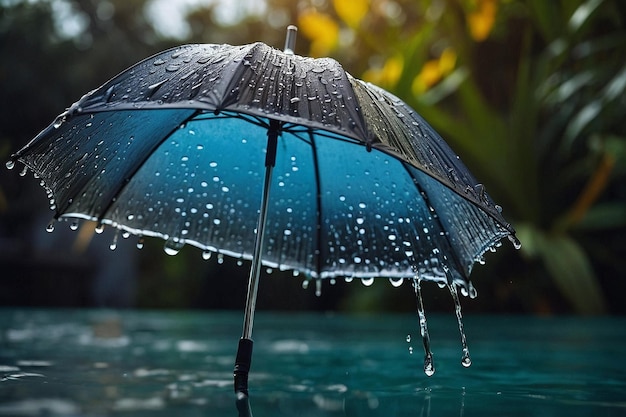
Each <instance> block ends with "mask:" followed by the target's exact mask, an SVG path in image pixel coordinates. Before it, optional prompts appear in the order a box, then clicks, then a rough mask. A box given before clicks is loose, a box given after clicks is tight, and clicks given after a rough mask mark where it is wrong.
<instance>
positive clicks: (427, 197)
mask: <svg viewBox="0 0 626 417" xmlns="http://www.w3.org/2000/svg"><path fill="white" fill-rule="evenodd" d="M401 165H402V167H403V168H404V169H405V170H406V172H407V174H409V177H411V179H412V180H413V183H414V184H415V187H416V188H417V189H418V191H419V192H420V194H421V195H422V196H423V197H424V201H425V202H426V204H428V205H430V196H429V195H428V194H427V193H426V191H425V190H424V188H423V187H422V185H421V184H420V183H419V181H418V179H417V178H416V177H415V175H413V172H411V170H410V169H409V168H408V167H407V166H406V165H405V164H404V163H402V164H401ZM433 218H434V219H436V222H437V223H438V224H439V227H440V228H441V230H446V229H445V227H444V225H443V223H442V222H441V217H440V216H439V215H437V216H433ZM448 243H449V242H448ZM450 248H452V245H450ZM451 252H452V253H453V254H454V262H455V263H456V268H454V269H455V270H460V271H462V272H463V278H464V279H466V280H468V281H469V275H468V274H467V273H466V272H465V268H464V267H463V263H461V262H460V261H459V259H458V256H457V254H456V252H455V251H454V250H452V251H451ZM446 276H447V277H448V279H450V276H449V275H448V272H447V271H446ZM418 279H419V277H418Z"/></svg>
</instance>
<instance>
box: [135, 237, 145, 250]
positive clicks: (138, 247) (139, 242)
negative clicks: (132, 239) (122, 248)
mask: <svg viewBox="0 0 626 417" xmlns="http://www.w3.org/2000/svg"><path fill="white" fill-rule="evenodd" d="M143 245H144V240H143V238H142V237H140V238H139V240H138V241H137V249H143Z"/></svg>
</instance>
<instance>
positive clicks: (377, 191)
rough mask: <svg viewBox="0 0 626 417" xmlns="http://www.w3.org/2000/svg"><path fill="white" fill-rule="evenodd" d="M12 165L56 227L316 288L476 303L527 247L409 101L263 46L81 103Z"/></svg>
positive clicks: (162, 56) (191, 56)
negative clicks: (409, 289)
mask: <svg viewBox="0 0 626 417" xmlns="http://www.w3.org/2000/svg"><path fill="white" fill-rule="evenodd" d="M16 161H19V162H21V163H23V164H24V165H25V166H26V167H27V169H30V170H31V171H32V172H33V173H34V174H35V175H36V176H37V177H38V178H40V179H41V183H42V185H43V186H44V187H45V188H46V189H47V191H48V193H49V196H50V198H51V206H52V208H53V210H54V211H55V219H89V220H95V221H97V222H98V223H100V224H102V225H110V226H112V227H115V228H118V229H120V230H122V231H125V232H130V233H133V234H136V235H140V236H156V237H160V238H162V239H164V240H165V250H166V252H168V253H170V254H175V253H176V252H178V250H180V248H181V247H182V246H183V245H185V244H190V245H193V246H196V247H199V248H201V249H202V250H203V251H206V252H207V253H210V252H220V253H224V254H227V255H232V256H235V257H240V258H244V259H251V260H253V261H254V262H253V264H254V265H257V266H253V269H255V268H257V269H258V265H261V263H262V264H265V265H268V266H272V267H276V268H280V269H293V270H296V271H299V272H300V273H302V274H303V275H304V276H306V277H308V278H311V279H323V278H333V277H350V278H363V279H371V278H378V277H385V278H390V279H392V280H394V281H396V280H400V279H404V278H409V279H417V280H431V281H438V282H440V283H443V284H446V285H451V286H452V287H453V288H454V287H457V286H458V287H460V288H461V291H462V292H463V293H464V294H466V295H467V294H469V295H471V296H475V290H474V289H473V287H472V286H471V283H470V281H469V275H470V272H471V270H472V266H473V265H474V263H475V262H477V261H479V260H481V259H482V256H483V253H484V252H485V251H487V250H489V249H493V248H494V247H495V246H497V245H498V244H499V241H500V240H501V239H502V238H504V237H509V238H510V239H511V240H512V241H513V242H514V243H515V244H516V245H517V244H518V242H517V239H515V232H514V230H513V228H512V227H511V226H510V224H509V223H507V222H506V221H505V219H504V218H503V217H502V215H501V209H500V207H499V206H497V205H496V204H495V203H494V202H493V201H492V199H491V198H490V197H489V196H488V195H487V193H486V192H485V189H484V187H483V186H482V185H481V184H480V183H478V182H477V181H476V179H474V177H473V176H472V175H471V173H470V172H469V171H468V169H467V168H466V167H465V165H463V163H462V162H461V161H460V159H459V158H458V156H457V155H456V154H455V153H454V152H453V151H452V150H451V149H450V147H449V146H448V145H447V144H446V143H445V142H444V140H443V139H442V138H441V137H440V136H439V134H437V133H436V132H435V131H434V130H433V129H432V128H431V127H430V126H429V125H428V123H426V121H425V120H424V119H423V118H422V117H421V116H420V115H419V114H417V113H416V112H415V111H414V110H412V109H411V108H410V107H409V106H407V105H406V104H405V103H404V102H402V101H401V100H400V99H399V98H397V97H395V96H394V95H392V94H390V93H389V92H387V91H385V90H383V89H381V88H378V87H376V86H374V85H372V84H368V83H366V82H363V81H361V80H358V79H356V78H354V77H352V76H351V75H350V74H348V73H347V72H346V71H345V70H344V69H343V68H342V67H341V65H340V64H339V63H338V62H337V61H335V60H333V59H329V58H324V59H312V58H307V57H302V56H298V55H294V54H293V53H291V51H289V50H286V51H279V50H277V49H274V48H272V47H269V46H267V45H265V44H263V43H254V44H250V45H243V46H230V45H212V44H202V45H185V46H180V47H176V48H173V49H170V50H167V51H164V52H161V53H159V54H157V55H154V56H152V57H150V58H148V59H146V60H144V61H142V62H140V63H138V64H136V65H135V66H133V67H131V68H129V69H127V70H126V71H124V72H122V73H121V74H119V75H118V76H116V77H115V78H113V79H111V80H110V81H108V82H107V83H105V84H104V85H103V86H101V87H99V88H97V89H96V90H93V91H91V92H89V93H88V94H86V95H85V96H83V97H82V98H81V99H80V100H79V101H78V102H76V103H74V104H73V105H72V106H71V107H70V108H69V109H67V111H65V112H64V113H63V114H61V115H60V116H59V117H58V118H57V119H56V120H55V121H54V122H53V123H52V124H51V125H50V126H48V127H47V128H46V129H44V130H43V131H42V132H41V133H40V134H39V135H37V136H36V137H35V138H34V139H33V140H32V141H31V142H30V143H28V144H27V145H26V146H25V147H24V148H23V149H21V150H19V151H18V152H16V153H15V154H14V155H12V157H11V160H10V162H9V163H8V165H9V166H13V165H14V164H15V162H16ZM259 199H261V200H262V201H263V203H262V204H261V208H259ZM259 212H260V215H259ZM72 221H74V220H72ZM257 231H258V233H256V232H257ZM259 235H262V236H259ZM259 237H260V238H261V240H260V241H259ZM263 239H264V240H263ZM257 280H258V277H257ZM397 282H401V281H397ZM253 291H254V292H255V291H256V289H255V288H254V289H253ZM253 296H255V294H254V295H253ZM249 297H250V295H249ZM249 301H250V300H249ZM251 309H252V311H253V310H254V300H252V306H251ZM250 327H251V324H250ZM249 333H251V329H249V331H247V332H246V331H244V338H249V336H250V334H249Z"/></svg>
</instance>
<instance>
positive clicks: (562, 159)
mask: <svg viewBox="0 0 626 417" xmlns="http://www.w3.org/2000/svg"><path fill="white" fill-rule="evenodd" d="M103 3H107V4H108V6H106V7H108V9H107V10H105V12H106V13H104V12H103V9H102V7H103V6H102V4H103ZM313 3H315V7H313ZM59 4H65V5H67V6H69V10H70V11H71V14H72V15H73V16H74V17H76V16H78V18H79V19H78V20H79V21H82V22H86V24H85V26H84V28H83V29H82V30H81V31H79V33H78V34H76V35H73V36H71V37H68V36H66V35H64V34H63V33H61V32H60V31H59V29H58V22H57V21H56V20H55V18H54V13H53V10H54V9H55V8H54V7H53V3H52V2H51V1H45V0H41V1H38V2H25V1H24V2H20V1H6V2H4V3H2V2H0V55H1V59H0V86H1V91H2V95H3V100H2V103H1V104H0V106H2V107H1V108H0V156H2V157H4V159H6V157H8V154H9V153H10V152H12V151H14V150H16V149H17V148H19V147H20V146H22V145H23V144H24V143H25V142H26V141H27V140H28V139H29V138H31V137H33V136H34V135H35V134H36V133H37V130H38V129H40V128H42V127H43V126H44V125H45V124H46V123H47V122H48V121H50V120H52V119H53V118H54V116H55V115H56V114H58V113H59V112H60V111H62V110H63V108H64V107H66V106H68V105H69V104H70V103H72V102H73V101H75V100H76V99H78V98H79V97H80V96H81V95H82V94H83V93H84V92H85V91H88V90H89V89H91V88H94V87H95V86H97V85H100V84H101V83H103V82H104V81H105V80H106V79H107V78H109V77H111V76H113V75H115V74H116V73H117V72H119V71H121V70H123V69H124V68H126V67H127V66H129V65H131V64H132V63H134V62H136V61H138V60H140V59H142V58H144V57H146V56H148V55H151V54H152V53H154V52H156V51H158V50H161V49H165V48H166V47H169V46H172V45H173V44H176V43H184V42H187V41H189V42H210V43H220V42H227V43H231V44H238V43H247V42H253V41H259V40H260V41H264V42H266V43H268V44H272V45H274V46H276V47H278V48H280V47H282V42H283V39H284V26H285V25H286V24H290V23H297V24H300V36H299V39H298V44H297V48H296V49H297V52H298V53H300V54H307V53H311V52H313V53H319V52H320V51H322V52H324V53H325V54H328V55H331V56H333V57H335V58H336V59H338V60H339V61H340V62H341V63H342V64H343V65H344V67H345V68H346V69H347V70H348V71H349V72H351V73H352V74H353V75H355V76H358V77H362V78H365V79H366V80H368V81H371V82H374V83H376V84H379V85H381V86H382V87H384V88H387V89H389V90H390V91H392V92H393V93H395V94H396V95H398V96H399V97H400V98H402V99H403V100H405V101H406V102H407V103H408V104H409V105H411V106H412V107H413V108H415V109H416V110H417V111H418V112H420V113H421V114H422V115H423V116H424V117H425V118H426V120H428V121H429V122H430V123H431V124H432V125H433V127H434V128H435V129H436V130H437V131H439V132H440V133H441V134H442V136H443V137H444V138H445V139H446V140H447V141H448V142H449V143H450V145H451V146H452V148H453V149H455V150H456V151H457V152H458V153H459V155H460V157H461V159H462V160H463V161H464V162H465V163H466V164H467V165H468V166H469V168H470V170H471V171H472V172H473V173H474V174H475V176H476V177H477V178H479V179H480V180H481V181H482V182H484V184H485V185H486V189H487V191H488V192H489V193H490V194H491V196H492V197H493V198H494V199H495V200H496V201H497V202H498V203H499V204H500V205H502V206H503V207H504V215H505V217H506V218H507V219H509V220H510V221H512V223H513V224H514V226H515V227H516V229H517V230H518V232H519V237H520V240H521V241H522V244H523V248H522V251H521V252H516V251H514V250H512V249H509V248H502V249H500V250H499V252H498V253H497V254H496V255H490V256H488V258H487V261H488V265H487V266H485V267H480V268H476V270H475V271H474V277H475V278H476V280H477V281H481V285H482V286H483V287H485V286H487V287H488V288H487V289H486V290H485V291H483V293H485V292H486V293H488V294H490V295H491V297H492V298H489V297H480V298H479V299H478V300H474V301H473V303H477V302H478V303H482V304H480V305H482V306H483V311H485V310H492V311H494V310H496V311H502V310H507V311H511V310H514V311H536V312H539V311H541V312H545V311H546V310H547V311H576V312H580V313H586V314H592V313H602V312H606V311H617V312H624V306H623V303H622V301H621V300H622V298H623V297H622V296H621V292H622V291H623V290H624V289H626V288H625V284H624V280H623V278H622V277H624V276H626V261H625V259H626V248H625V247H624V245H623V243H622V240H623V234H624V233H625V232H626V189H625V188H624V185H623V184H625V183H626V181H625V176H626V163H625V162H626V126H625V124H626V119H625V118H624V109H625V108H626V94H625V93H626V91H625V90H626V64H625V61H624V57H625V56H626V54H625V47H624V45H626V30H625V19H626V4H625V3H624V2H622V1H621V0H558V1H557V0H555V1H546V0H438V1H430V0H395V1H380V0H351V1H350V2H346V0H333V1H330V0H327V1H316V2H307V1H303V2H293V1H289V0H267V4H268V6H267V8H266V10H267V13H266V14H265V15H244V16H242V17H241V20H240V21H238V22H230V23H228V24H225V23H224V22H220V21H219V19H217V17H216V16H217V15H216V11H215V8H214V7H213V6H209V7H199V8H197V9H192V10H190V13H189V15H188V16H187V22H188V24H189V28H190V35H189V39H185V40H172V39H163V38H162V37H160V35H159V31H158V30H156V29H157V28H155V27H153V24H152V22H151V21H150V20H149V19H148V18H147V15H146V8H147V6H148V4H149V1H148V0H142V1H132V2H129V1H126V0H114V1H108V2H97V1H93V0H59V1H57V2H56V3H55V4H54V5H55V6H57V7H58V6H59ZM347 4H349V5H350V7H346V5H347ZM322 27H324V28H326V29H325V30H324V31H322V30H321V29H320V28H322ZM322 32H324V33H322ZM11 175H12V174H11ZM0 179H1V182H0V210H1V214H2V216H3V221H2V231H3V235H5V236H6V235H7V234H15V233H17V232H16V231H17V230H18V227H16V226H14V225H16V224H26V223H27V222H28V221H29V220H30V219H29V217H30V216H31V215H32V213H29V212H28V210H26V211H25V210H23V209H21V208H20V207H19V206H18V205H17V204H15V203H13V201H15V200H17V198H16V197H17V196H20V198H22V199H23V197H24V196H23V195H20V193H22V192H23V190H21V189H17V187H16V186H15V183H16V179H15V178H13V177H10V178H9V177H7V176H3V177H0ZM33 192H40V191H39V190H38V191H33ZM157 252H159V253H158V255H156V253H157ZM143 253H144V255H142V256H144V257H145V259H147V260H148V261H147V262H144V263H145V264H146V265H148V266H149V267H147V268H145V271H146V272H145V276H143V277H142V278H141V279H140V285H143V286H144V289H146V288H147V289H148V291H147V293H149V294H150V295H149V296H147V298H146V300H147V301H145V303H146V304H150V305H151V306H154V305H156V304H159V302H162V303H163V304H165V305H180V304H184V303H187V304H188V303H189V300H190V299H191V298H193V294H192V293H193V291H194V290H193V289H194V288H198V285H200V284H199V282H200V280H201V279H202V278H201V277H202V276H204V274H207V273H208V272H207V271H206V267H205V266H201V265H199V263H198V262H196V260H194V259H200V257H199V254H197V253H195V252H194V253H193V256H195V258H193V259H192V256H187V255H185V258H182V257H181V258H179V259H174V258H169V257H164V256H162V254H161V253H160V247H159V245H158V244H157V245H147V247H146V250H144V251H143ZM146 253H147V255H146ZM157 259H158V261H157ZM486 273H489V277H488V279H486V278H485V274H486ZM242 274H243V275H245V272H242ZM494 276H497V277H498V278H497V279H496V278H493V277H494ZM175 277H188V278H189V279H188V280H187V281H185V282H186V283H187V284H188V288H189V286H190V288H192V290H189V289H187V290H185V289H183V286H184V284H182V285H181V286H180V287H179V288H178V289H177V287H176V285H175V281H176V278H175ZM215 281H217V280H215ZM508 283H512V284H511V285H512V286H514V287H511V286H508V287H507V285H509V284H508ZM158 287H161V288H163V291H166V292H169V293H167V294H158V292H153V290H154V291H156V289H157V288H158ZM378 287H379V288H378V289H377V292H378V294H379V297H378V298H377V299H378V300H380V301H378V303H379V304H378V307H385V308H386V307H388V306H393V305H395V304H394V303H396V301H395V300H397V296H396V295H394V290H391V289H390V290H389V291H387V290H386V289H385V288H386V287H385V286H381V285H379V286H378ZM381 287H385V288H381ZM489 287H491V289H490V288H489ZM511 288H515V290H511ZM479 289H481V288H479ZM139 293H140V294H141V293H142V288H139ZM144 293H146V291H144ZM354 293H355V294H357V293H358V295H357V296H355V297H354V298H352V299H347V300H345V301H344V305H345V306H349V308H351V309H362V308H368V309H371V308H376V306H377V305H376V299H373V298H371V297H369V294H366V293H365V292H357V291H355V292H354ZM359 299H360V300H361V302H359ZM564 300H567V301H566V302H564ZM473 303H472V304H473ZM383 304H386V305H383ZM514 306H515V307H514ZM546 306H548V307H546Z"/></svg>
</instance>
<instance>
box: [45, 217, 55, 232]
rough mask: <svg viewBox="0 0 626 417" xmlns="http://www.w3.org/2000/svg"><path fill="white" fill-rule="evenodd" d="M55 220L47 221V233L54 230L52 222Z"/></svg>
mask: <svg viewBox="0 0 626 417" xmlns="http://www.w3.org/2000/svg"><path fill="white" fill-rule="evenodd" d="M55 222H56V220H55V219H52V220H50V223H48V225H47V226H46V232H48V233H52V232H54V223H55Z"/></svg>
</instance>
